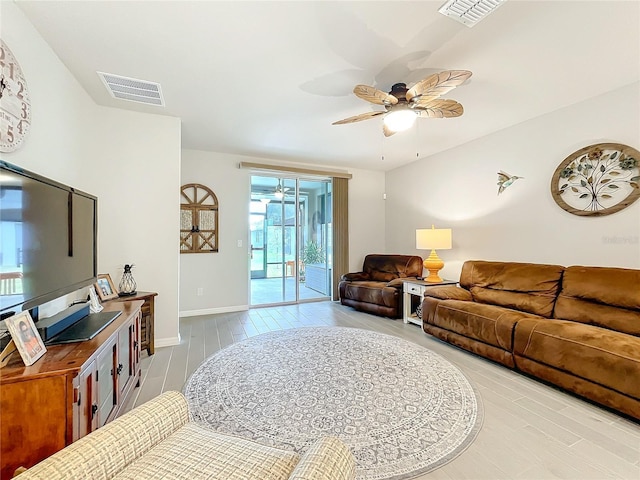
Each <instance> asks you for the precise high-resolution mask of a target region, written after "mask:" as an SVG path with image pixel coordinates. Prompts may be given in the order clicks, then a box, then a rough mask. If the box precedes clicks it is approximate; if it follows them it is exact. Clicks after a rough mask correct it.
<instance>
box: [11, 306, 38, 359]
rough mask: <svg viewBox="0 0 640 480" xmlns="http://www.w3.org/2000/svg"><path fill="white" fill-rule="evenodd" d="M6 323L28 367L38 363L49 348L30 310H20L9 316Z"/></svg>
mask: <svg viewBox="0 0 640 480" xmlns="http://www.w3.org/2000/svg"><path fill="white" fill-rule="evenodd" d="M6 324H7V328H8V329H9V333H11V338H12V340H13V343H15V345H16V348H17V349H18V352H20V356H21V357H22V361H23V362H24V364H25V365H26V366H27V367H28V366H29V365H33V364H34V363H36V361H37V360H38V359H39V358H40V357H41V356H43V355H44V354H45V352H46V351H47V348H46V347H45V346H44V343H43V342H42V338H40V334H39V333H38V330H37V329H36V326H35V325H34V323H33V320H32V319H31V315H29V312H28V311H24V312H20V313H18V314H17V315H14V316H13V317H10V318H7V320H6Z"/></svg>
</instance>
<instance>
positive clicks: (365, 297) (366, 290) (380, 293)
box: [344, 281, 399, 307]
mask: <svg viewBox="0 0 640 480" xmlns="http://www.w3.org/2000/svg"><path fill="white" fill-rule="evenodd" d="M398 295H399V293H398V289H396V288H393V287H387V282H373V281H371V282H355V283H347V284H346V285H344V298H350V299H355V300H358V301H360V302H364V303H374V304H376V305H384V306H386V307H395V306H396V305H397V304H398Z"/></svg>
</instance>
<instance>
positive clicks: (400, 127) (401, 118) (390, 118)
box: [384, 108, 418, 132]
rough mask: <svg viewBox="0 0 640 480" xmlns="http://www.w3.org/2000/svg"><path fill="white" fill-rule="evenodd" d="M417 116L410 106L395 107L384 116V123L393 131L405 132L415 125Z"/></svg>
mask: <svg viewBox="0 0 640 480" xmlns="http://www.w3.org/2000/svg"><path fill="white" fill-rule="evenodd" d="M417 117H418V116H417V115H416V112H414V111H413V110H411V109H409V108H402V109H395V110H393V111H391V112H389V113H387V114H386V115H385V116H384V124H385V125H386V127H387V128H388V129H389V130H391V131H393V132H404V131H405V130H408V129H410V128H411V127H413V124H414V123H415V122H416V118H417Z"/></svg>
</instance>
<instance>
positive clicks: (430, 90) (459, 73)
mask: <svg viewBox="0 0 640 480" xmlns="http://www.w3.org/2000/svg"><path fill="white" fill-rule="evenodd" d="M470 76H471V72H470V71H469V70H445V71H444V72H440V73H434V74H433V75H430V76H428V77H427V78H425V79H424V80H421V81H419V82H418V83H416V84H415V85H414V86H413V87H411V88H410V89H409V90H408V91H407V101H413V102H419V101H420V100H422V99H424V100H425V101H428V100H433V99H436V98H438V97H440V96H442V95H444V94H445V93H447V92H449V91H451V90H453V89H454V88H456V87H457V86H458V85H461V84H463V83H464V82H465V81H466V80H467V79H468V78H469V77H470ZM416 97H417V98H416Z"/></svg>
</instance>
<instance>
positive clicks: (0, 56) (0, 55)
mask: <svg viewBox="0 0 640 480" xmlns="http://www.w3.org/2000/svg"><path fill="white" fill-rule="evenodd" d="M4 55H5V53H4V48H2V47H0V67H2V68H4V65H5V63H4Z"/></svg>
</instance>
